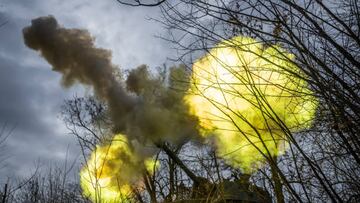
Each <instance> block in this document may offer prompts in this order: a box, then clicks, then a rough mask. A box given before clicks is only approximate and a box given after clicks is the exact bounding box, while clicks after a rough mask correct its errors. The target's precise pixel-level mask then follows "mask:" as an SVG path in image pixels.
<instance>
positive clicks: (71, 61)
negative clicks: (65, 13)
mask: <svg viewBox="0 0 360 203" xmlns="http://www.w3.org/2000/svg"><path fill="white" fill-rule="evenodd" d="M23 34H24V39H25V44H26V45H27V46H28V47H30V48H32V49H34V50H37V51H39V52H40V53H41V55H42V56H43V57H44V58H45V59H46V60H47V61H48V62H49V63H50V64H51V65H52V67H53V70H54V71H57V72H60V73H62V75H63V77H62V83H63V85H64V86H66V87H68V86H71V85H72V84H74V83H75V82H79V83H82V84H84V85H88V86H91V87H92V88H93V89H94V92H95V95H96V96H98V97H99V98H100V99H103V100H105V101H106V102H107V103H108V105H109V108H110V114H111V117H112V118H113V120H114V121H116V122H115V123H116V124H119V125H120V124H123V123H124V121H123V119H124V118H123V115H125V114H127V113H128V112H130V111H131V110H132V109H133V108H134V105H135V101H134V99H133V98H131V97H130V96H129V95H127V94H126V92H125V91H124V89H123V87H121V85H120V84H119V82H118V81H117V80H116V78H115V77H114V75H113V73H114V68H116V66H114V65H113V64H112V63H111V52H110V51H108V50H105V49H100V48H96V47H95V45H94V38H92V37H91V36H90V34H89V32H88V31H86V30H80V29H65V28H62V27H60V26H59V25H58V23H57V21H56V19H55V18H54V17H52V16H47V17H40V18H37V19H34V20H32V22H31V26H30V27H26V28H24V30H23ZM115 112H116V113H115ZM118 128H119V130H124V129H123V126H118Z"/></svg>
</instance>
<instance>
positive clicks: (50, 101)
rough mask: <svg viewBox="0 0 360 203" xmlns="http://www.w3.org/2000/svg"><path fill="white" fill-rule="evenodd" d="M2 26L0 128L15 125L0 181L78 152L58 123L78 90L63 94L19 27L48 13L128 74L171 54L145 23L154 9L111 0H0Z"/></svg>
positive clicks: (150, 24) (154, 26)
mask: <svg viewBox="0 0 360 203" xmlns="http://www.w3.org/2000/svg"><path fill="white" fill-rule="evenodd" d="M0 5H1V8H0V9H1V10H0V22H2V21H7V24H6V25H4V26H3V27H1V28H0V128H1V127H2V126H4V125H5V124H6V125H7V129H11V128H12V127H15V129H14V131H13V132H12V134H11V136H10V137H9V138H8V140H7V141H6V145H5V149H3V150H2V151H1V152H0V153H3V158H4V156H5V158H6V159H5V161H2V162H1V166H4V167H3V168H0V174H1V175H0V176H1V177H2V180H4V177H8V176H9V177H19V176H20V177H21V176H26V175H29V174H30V173H31V172H32V171H33V170H34V168H35V162H36V161H37V160H40V162H41V163H43V164H44V165H46V164H49V163H61V162H62V161H64V159H65V157H66V151H67V148H68V146H69V156H70V157H71V159H72V158H74V157H76V156H78V155H79V154H80V151H79V149H78V148H77V146H76V140H75V139H74V137H72V136H70V135H69V134H68V131H67V129H66V127H65V126H64V124H63V122H62V121H61V119H60V118H59V112H60V110H61V109H60V107H61V105H62V104H63V102H64V100H65V99H67V98H72V97H73V96H74V95H78V96H81V95H83V94H84V92H85V91H84V90H83V89H82V88H80V87H75V88H71V89H63V88H62V87H61V86H60V83H59V81H60V76H61V75H60V74H59V73H56V72H52V71H51V68H50V65H48V64H47V63H46V61H45V60H44V59H43V58H41V57H40V56H39V54H38V53H36V52H34V51H33V50H30V49H28V48H27V47H25V45H24V42H23V38H22V29H23V28H24V27H25V26H28V25H29V24H30V21H31V19H33V18H37V17H39V16H45V15H53V16H55V17H56V18H57V20H58V22H59V24H61V25H63V26H65V27H68V28H83V29H88V30H89V31H90V33H92V35H93V36H94V37H95V38H96V44H97V45H98V46H99V47H102V48H106V49H110V50H112V52H113V63H114V64H117V65H119V66H120V67H121V68H124V69H128V68H133V67H136V66H138V65H140V64H148V65H149V66H150V67H156V66H160V65H161V64H162V63H164V62H165V61H166V58H167V57H168V56H171V55H173V54H174V53H173V51H172V50H171V49H170V45H169V44H167V43H166V42H165V41H163V40H161V39H158V38H155V37H154V36H155V35H157V34H162V33H163V30H162V28H161V26H160V25H159V24H156V23H155V22H153V21H149V20H147V18H148V17H156V16H157V15H158V9H157V8H140V7H137V8H131V7H126V6H122V5H119V4H118V3H116V1H115V0H102V1H91V0H1V1H0Z"/></svg>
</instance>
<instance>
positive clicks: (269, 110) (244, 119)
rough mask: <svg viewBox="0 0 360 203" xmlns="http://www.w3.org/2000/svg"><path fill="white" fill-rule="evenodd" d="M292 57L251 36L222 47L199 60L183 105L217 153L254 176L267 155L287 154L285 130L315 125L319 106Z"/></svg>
mask: <svg viewBox="0 0 360 203" xmlns="http://www.w3.org/2000/svg"><path fill="white" fill-rule="evenodd" d="M293 59H294V56H293V55H292V54H289V53H287V52H286V51H285V50H283V49H282V48H280V47H279V46H269V47H265V46H264V45H263V44H261V43H259V42H257V41H256V40H255V39H252V38H249V37H241V36H238V37H234V38H232V39H230V40H226V41H223V42H220V43H219V44H217V45H216V46H215V48H213V49H212V50H210V51H209V52H208V53H207V54H206V55H205V56H203V57H202V58H200V59H199V60H198V61H196V62H195V63H194V65H193V69H192V78H191V87H190V89H189V91H188V94H187V96H186V97H185V101H186V102H187V103H188V104H189V106H190V108H191V113H192V114H194V115H196V116H198V117H199V120H200V127H201V128H200V131H201V134H202V135H203V136H204V137H212V138H214V139H215V143H216V147H217V152H218V154H219V155H220V156H222V157H223V158H224V159H225V160H227V161H228V162H229V163H230V164H232V165H233V166H235V167H239V168H241V169H243V170H244V172H246V173H251V172H253V171H254V170H256V169H257V168H259V167H260V166H261V164H262V163H263V161H264V159H265V157H266V156H277V155H279V154H281V153H282V152H284V150H285V145H286V140H288V138H287V137H286V136H285V133H284V132H285V131H286V130H284V126H286V128H287V129H289V130H290V132H297V131H299V130H301V129H305V128H307V127H309V126H310V125H311V121H312V120H313V117H314V114H315V111H316V106H317V101H316V99H315V97H314V96H313V93H312V91H311V90H310V89H309V88H308V84H307V82H306V80H305V79H304V74H303V73H302V71H301V70H300V69H299V68H298V67H297V66H296V65H294V63H293V62H292V60H293Z"/></svg>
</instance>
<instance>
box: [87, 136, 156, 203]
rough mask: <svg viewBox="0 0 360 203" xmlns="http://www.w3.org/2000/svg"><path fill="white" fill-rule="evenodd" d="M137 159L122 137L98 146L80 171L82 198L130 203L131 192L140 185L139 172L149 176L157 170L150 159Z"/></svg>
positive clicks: (94, 200) (109, 202)
mask: <svg viewBox="0 0 360 203" xmlns="http://www.w3.org/2000/svg"><path fill="white" fill-rule="evenodd" d="M137 157H138V156H136V154H134V152H133V151H132V150H131V149H130V148H129V146H128V144H127V139H126V137H125V136H124V135H121V134H118V135H115V136H114V138H113V140H112V142H111V143H109V144H107V145H104V146H97V147H96V149H95V150H94V151H93V152H92V154H91V156H90V158H89V159H88V161H87V163H86V164H85V165H84V167H83V168H82V169H81V171H80V184H81V188H82V190H83V194H84V196H86V197H89V198H90V199H91V200H92V201H93V202H101V203H103V202H107V203H115V202H133V201H132V200H133V197H134V195H133V189H137V190H138V191H139V189H140V188H141V187H142V185H143V183H142V175H143V174H142V172H144V171H145V170H147V171H148V172H149V173H152V172H153V171H154V170H155V169H156V168H157V167H158V163H157V162H155V161H154V160H153V159H146V160H145V161H142V160H141V159H139V158H137ZM142 168H143V169H142ZM140 190H141V189H140Z"/></svg>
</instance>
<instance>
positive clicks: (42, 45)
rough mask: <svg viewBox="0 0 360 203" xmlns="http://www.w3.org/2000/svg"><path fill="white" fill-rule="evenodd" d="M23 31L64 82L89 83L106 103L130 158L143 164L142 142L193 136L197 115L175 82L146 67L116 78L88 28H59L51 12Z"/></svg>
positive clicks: (144, 150) (182, 74)
mask: <svg viewBox="0 0 360 203" xmlns="http://www.w3.org/2000/svg"><path fill="white" fill-rule="evenodd" d="M23 35H24V39H25V44H26V45H27V46H28V47H30V48H32V49H34V50H36V51H38V52H40V54H41V55H42V56H43V57H44V58H45V59H46V60H47V61H48V62H49V63H50V64H51V65H52V67H53V70H54V71H56V72H60V73H61V74H62V76H63V77H62V84H63V85H64V86H65V87H69V86H71V85H73V84H74V83H81V84H83V85H86V86H90V87H92V88H93V90H94V94H95V96H96V97H97V98H98V99H100V100H102V101H104V102H106V104H107V106H108V111H109V115H110V117H111V119H112V122H113V125H114V128H113V133H114V134H119V133H121V134H124V135H126V137H127V140H128V144H129V147H130V149H131V150H132V151H133V152H131V154H132V156H133V158H134V159H136V160H144V164H146V163H145V160H147V159H148V158H149V157H151V156H152V155H153V153H151V152H150V153H149V150H148V147H145V146H149V145H151V144H158V143H161V142H164V141H167V142H171V143H181V142H184V141H186V140H188V139H189V137H191V136H196V135H197V128H196V126H197V120H198V119H197V117H196V116H192V115H190V114H189V113H188V112H189V110H188V107H187V105H186V104H185V103H184V102H183V99H182V97H183V96H184V95H183V94H181V93H179V91H176V90H175V89H178V88H182V89H183V90H184V92H185V90H186V87H183V85H182V84H181V83H179V84H178V83H175V82H174V81H170V82H168V84H167V85H164V82H163V80H162V78H161V77H160V76H154V75H152V74H151V73H150V72H149V71H148V70H147V68H146V66H140V67H138V68H136V69H134V70H132V71H131V72H130V73H129V76H128V78H127V80H126V81H123V82H120V81H119V79H118V78H117V77H116V76H115V75H116V74H114V73H116V72H118V71H117V68H118V67H117V66H115V65H113V64H112V63H111V52H110V51H108V50H105V49H101V48H97V47H96V46H95V45H94V38H93V37H91V35H90V34H89V32H88V31H86V30H81V29H66V28H63V27H61V26H59V24H58V23H57V21H56V19H55V18H54V17H52V16H46V17H40V18H37V19H34V20H32V22H31V26H29V27H26V28H24V29H23ZM172 76H178V77H180V78H181V77H182V79H183V80H186V74H185V71H184V68H183V67H182V68H181V67H178V68H173V69H171V71H170V78H171V77H172ZM130 149H129V150H130ZM119 159H122V157H119ZM138 162H139V161H138ZM140 162H141V161H140ZM109 167H110V166H109ZM111 167H119V166H117V165H116V164H112V165H111ZM127 167H129V166H127ZM136 167H137V168H145V167H139V166H136ZM118 170H119V169H116V170H114V171H118ZM126 170H130V169H128V168H127V169H126ZM108 171H112V170H111V169H109V170H108ZM118 175H121V173H118ZM129 184H131V183H129Z"/></svg>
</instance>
